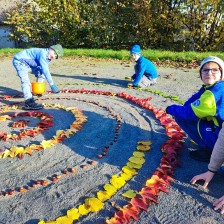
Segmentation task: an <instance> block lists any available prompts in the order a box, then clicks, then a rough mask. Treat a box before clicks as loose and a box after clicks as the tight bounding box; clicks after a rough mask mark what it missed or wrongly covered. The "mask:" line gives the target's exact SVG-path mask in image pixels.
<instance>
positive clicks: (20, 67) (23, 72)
mask: <svg viewBox="0 0 224 224" xmlns="http://www.w3.org/2000/svg"><path fill="white" fill-rule="evenodd" d="M12 63H13V66H14V67H15V69H16V71H17V74H18V76H19V78H20V81H21V86H22V91H23V95H24V99H25V100H28V99H30V98H32V97H33V95H32V93H31V84H30V79H29V75H28V74H29V73H32V74H35V76H36V77H37V81H38V82H43V81H44V79H45V78H44V75H42V74H41V70H40V68H39V67H34V68H31V67H29V66H28V65H26V64H25V63H22V62H20V61H19V60H16V59H13V62H12Z"/></svg>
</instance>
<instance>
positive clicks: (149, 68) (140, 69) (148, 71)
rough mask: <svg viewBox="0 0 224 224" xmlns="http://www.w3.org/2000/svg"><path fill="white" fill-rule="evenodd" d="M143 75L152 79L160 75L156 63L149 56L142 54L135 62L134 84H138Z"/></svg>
mask: <svg viewBox="0 0 224 224" xmlns="http://www.w3.org/2000/svg"><path fill="white" fill-rule="evenodd" d="M143 75H145V76H146V77H148V78H151V79H155V78H157V77H158V74H157V71H156V67H155V65H154V64H153V63H152V62H151V61H150V60H148V59H147V58H145V57H143V56H140V58H139V59H138V60H137V61H136V64H135V74H134V75H133V76H132V79H133V80H134V82H133V85H134V86H137V85H138V83H139V82H140V80H141V78H142V76H143Z"/></svg>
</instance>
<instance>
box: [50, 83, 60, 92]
mask: <svg viewBox="0 0 224 224" xmlns="http://www.w3.org/2000/svg"><path fill="white" fill-rule="evenodd" d="M51 90H52V92H53V93H59V89H58V87H57V86H56V85H55V84H53V85H51Z"/></svg>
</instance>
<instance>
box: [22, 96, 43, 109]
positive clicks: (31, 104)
mask: <svg viewBox="0 0 224 224" xmlns="http://www.w3.org/2000/svg"><path fill="white" fill-rule="evenodd" d="M42 108H43V105H42V104H38V103H35V101H34V99H33V98H31V99H28V100H26V101H25V110H40V109H42Z"/></svg>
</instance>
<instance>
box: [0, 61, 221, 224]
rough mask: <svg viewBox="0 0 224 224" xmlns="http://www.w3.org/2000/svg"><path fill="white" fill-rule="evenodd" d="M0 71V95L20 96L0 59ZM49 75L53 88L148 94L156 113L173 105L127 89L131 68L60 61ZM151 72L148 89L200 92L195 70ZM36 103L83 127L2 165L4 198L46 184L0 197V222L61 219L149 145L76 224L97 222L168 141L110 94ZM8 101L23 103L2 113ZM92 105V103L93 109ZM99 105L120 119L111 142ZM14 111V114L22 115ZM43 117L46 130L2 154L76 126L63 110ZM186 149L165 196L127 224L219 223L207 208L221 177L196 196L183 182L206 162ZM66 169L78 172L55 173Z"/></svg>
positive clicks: (4, 126) (141, 112)
mask: <svg viewBox="0 0 224 224" xmlns="http://www.w3.org/2000/svg"><path fill="white" fill-rule="evenodd" d="M0 67H1V73H0V77H1V82H0V83H1V84H0V96H2V95H4V94H17V93H20V83H19V79H18V77H17V76H16V74H15V71H14V69H13V67H12V65H11V59H4V60H1V61H0ZM50 69H51V72H52V74H53V78H54V80H55V83H57V84H58V86H59V87H60V88H65V89H81V88H85V89H88V90H102V91H113V92H116V93H118V92H126V93H127V94H130V95H132V96H135V97H137V98H146V97H149V96H151V97H152V100H151V101H150V104H152V105H154V106H156V107H157V108H163V109H165V108H166V106H167V105H169V104H171V103H174V101H172V100H170V99H169V98H164V97H161V96H159V95H155V94H153V93H149V92H145V91H140V90H133V89H127V88H126V84H127V81H126V80H125V77H126V76H130V75H131V74H132V72H133V67H132V63H127V62H119V61H96V60H84V59H63V60H62V59H61V60H58V61H56V62H52V64H51V67H50ZM158 71H159V74H160V77H159V80H158V85H156V86H154V87H152V90H158V91H161V92H164V93H167V94H169V95H176V96H178V97H180V98H181V99H184V100H186V99H187V98H188V97H189V96H190V95H191V94H192V93H193V92H194V91H196V90H197V89H198V88H199V87H200V86H201V82H200V79H199V78H198V77H197V70H193V69H192V70H189V69H181V68H176V69H174V68H158ZM31 79H33V77H32V78H31ZM47 88H48V87H47ZM38 101H39V102H41V103H51V104H60V105H62V106H64V107H65V108H69V107H77V108H78V109H79V110H82V111H83V112H84V114H85V116H87V122H86V123H85V124H84V125H83V128H82V129H81V130H80V131H78V132H77V133H75V134H74V135H72V136H70V138H68V139H66V140H64V141H63V142H62V143H59V144H57V145H54V146H53V147H51V148H47V149H45V150H43V151H40V152H38V151H35V152H34V153H33V155H32V156H28V155H25V156H24V158H23V159H21V160H20V159H18V158H14V159H11V158H7V159H1V163H0V169H1V172H0V190H1V191H2V193H3V194H4V192H5V191H6V190H9V189H17V190H18V187H22V186H24V185H29V184H31V183H32V182H33V181H36V180H40V179H47V180H48V182H49V184H48V185H47V186H46V187H42V186H40V185H38V186H37V187H35V188H32V189H31V190H28V191H26V192H24V193H20V192H18V191H17V192H16V193H15V194H14V195H13V196H0V207H1V210H0V223H4V224H9V223H10V224H18V223H26V224H34V223H38V221H39V220H41V219H44V220H45V221H48V220H55V219H56V218H58V217H59V216H62V215H65V214H66V211H67V210H68V209H71V208H73V207H77V206H78V205H80V204H82V203H83V202H84V200H85V198H89V197H95V195H96V192H97V191H99V190H102V187H103V185H104V184H106V183H109V181H110V178H111V176H112V175H114V174H119V173H120V172H121V169H122V167H123V166H125V164H126V163H127V161H128V159H129V158H130V157H131V155H132V153H133V151H135V148H136V144H137V141H140V140H150V141H152V143H153V144H152V150H151V151H150V152H147V153H145V159H146V162H145V164H144V165H143V167H142V168H141V169H140V170H139V171H138V175H136V176H134V177H133V178H132V180H131V181H128V182H127V184H126V185H125V186H124V187H123V188H121V189H120V190H119V191H118V192H117V193H116V194H115V195H114V196H113V197H112V198H111V199H110V200H109V201H106V202H105V204H104V208H103V209H102V210H100V211H99V212H98V213H90V214H88V215H86V216H82V217H81V218H80V220H79V223H88V224H91V223H97V224H100V223H104V222H105V220H106V219H108V218H110V217H112V216H113V215H114V212H115V211H116V208H115V207H114V206H112V205H111V202H115V203H116V204H118V205H120V206H123V205H125V204H127V203H128V200H127V199H125V198H124V197H122V196H121V194H122V193H123V192H125V191H126V190H128V189H133V190H135V191H139V190H140V189H141V188H142V187H143V186H144V184H145V182H146V180H147V179H149V178H150V177H151V175H152V173H153V172H154V171H155V169H156V167H158V165H159V162H160V158H161V157H162V155H163V154H162V152H161V150H160V148H161V145H162V143H164V142H165V141H166V140H167V139H168V137H167V136H166V134H165V131H164V127H162V126H161V125H160V123H159V121H158V120H156V119H155V117H154V115H153V114H152V113H151V112H150V111H148V110H145V109H143V108H141V107H139V106H137V105H136V104H133V103H130V102H128V101H127V100H125V99H122V98H120V97H116V96H113V97H112V96H104V95H93V94H74V93H73V94H72V93H60V94H57V95H52V94H47V93H46V94H45V95H44V96H43V97H42V98H39V99H38ZM12 102H22V99H21V98H16V99H8V100H4V101H2V102H1V103H0V106H1V108H5V107H6V104H9V103H12ZM92 102H97V103H98V104H99V105H96V104H93V103H92ZM105 107H108V108H110V109H111V110H112V111H113V113H115V114H116V115H119V116H120V118H121V121H122V122H121V127H120V129H119V135H118V137H117V140H116V141H114V138H115V135H116V133H115V130H116V127H117V124H118V122H117V120H116V119H115V117H114V116H113V115H112V114H111V112H110V111H108V109H105ZM16 111H17V112H21V110H16ZM11 112H15V111H11ZM43 112H46V113H48V114H51V115H52V116H53V121H54V126H53V127H52V128H50V129H49V130H46V131H45V132H43V134H41V135H37V136H35V137H34V138H29V137H28V138H25V139H23V140H21V141H19V142H15V141H12V140H10V141H7V142H4V141H0V148H1V149H8V148H10V147H11V146H12V145H15V144H18V146H23V147H25V146H26V145H28V144H30V143H35V144H39V143H40V142H41V141H43V140H46V139H50V138H52V136H54V135H55V133H56V131H57V130H61V129H66V128H68V127H69V125H70V124H71V123H72V122H74V120H75V118H74V116H73V114H72V113H71V112H68V111H65V110H63V109H58V108H55V107H53V108H48V107H46V108H45V109H44V110H43ZM38 122H39V120H38V119H36V118H31V119H30V123H29V126H28V127H29V128H33V127H35V125H36V124H37V123H38ZM0 125H1V130H2V131H5V132H7V133H12V132H16V131H17V132H18V131H19V130H20V129H12V128H11V127H10V122H9V121H5V122H1V123H0ZM112 143H113V144H112ZM105 146H109V151H108V152H107V154H106V156H104V157H103V158H102V159H98V158H97V155H99V154H100V153H102V150H103V149H104V147H105ZM189 148H195V146H194V145H192V144H191V143H190V142H189V139H186V143H185V145H184V148H183V149H182V151H181V155H180V161H181V167H179V168H177V169H175V181H174V182H173V183H172V188H170V189H169V194H165V193H160V194H159V201H158V202H159V203H158V204H154V203H153V204H152V205H151V206H150V207H149V209H148V212H142V213H141V216H140V220H139V221H136V222H134V223H141V224H142V223H152V224H158V223H162V224H170V223H172V224H177V223H178V224H179V223H183V224H187V223H189V224H190V223H198V224H199V223H203V224H204V223H209V224H213V223H223V222H224V217H223V216H221V215H220V214H219V213H217V212H215V211H214V210H213V208H212V206H211V202H212V201H213V200H214V199H215V198H217V197H220V196H221V195H222V194H223V190H222V186H223V185H222V184H223V177H222V176H221V175H220V174H218V175H216V177H215V178H214V180H213V181H212V182H211V184H210V186H209V188H208V190H203V189H202V188H201V187H200V186H192V185H191V184H190V183H189V182H190V179H191V178H192V177H193V176H194V175H196V174H198V173H200V172H202V171H205V170H206V167H207V164H205V163H199V162H195V161H193V160H192V159H190V158H189V156H188V150H187V149H189ZM92 160H93V161H95V163H94V165H90V164H89V161H92ZM82 165H87V168H86V169H83V168H82ZM71 167H75V168H76V169H77V172H76V173H71V172H70V173H69V174H68V175H64V174H61V171H62V170H64V169H66V168H71ZM53 174H60V175H62V178H61V179H60V180H58V181H57V182H52V181H51V180H50V177H52V175H53Z"/></svg>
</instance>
